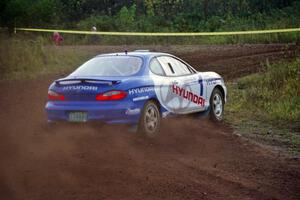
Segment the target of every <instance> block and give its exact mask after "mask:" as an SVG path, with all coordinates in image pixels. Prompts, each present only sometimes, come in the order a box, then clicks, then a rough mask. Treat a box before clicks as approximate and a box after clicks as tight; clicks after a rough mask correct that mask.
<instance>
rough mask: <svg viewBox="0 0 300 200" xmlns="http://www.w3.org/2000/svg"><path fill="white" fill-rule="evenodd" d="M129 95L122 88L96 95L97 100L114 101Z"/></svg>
mask: <svg viewBox="0 0 300 200" xmlns="http://www.w3.org/2000/svg"><path fill="white" fill-rule="evenodd" d="M126 96H127V93H126V92H124V91H120V90H112V91H109V92H105V93H103V94H98V95H97V96H96V100H97V101H113V100H121V99H124V98H125V97H126Z"/></svg>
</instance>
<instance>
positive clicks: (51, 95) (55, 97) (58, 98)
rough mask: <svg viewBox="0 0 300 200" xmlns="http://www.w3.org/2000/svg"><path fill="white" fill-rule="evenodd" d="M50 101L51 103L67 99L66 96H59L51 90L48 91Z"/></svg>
mask: <svg viewBox="0 0 300 200" xmlns="http://www.w3.org/2000/svg"><path fill="white" fill-rule="evenodd" d="M48 100H50V101H64V100H65V97H64V95H61V94H58V93H56V92H53V91H51V90H49V91H48Z"/></svg>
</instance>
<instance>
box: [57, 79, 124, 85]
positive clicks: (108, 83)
mask: <svg viewBox="0 0 300 200" xmlns="http://www.w3.org/2000/svg"><path fill="white" fill-rule="evenodd" d="M72 81H74V82H81V83H86V82H88V83H100V84H107V85H114V84H118V83H120V82H121V81H117V80H103V79H97V78H63V79H58V80H56V81H55V83H56V84H61V83H64V82H72Z"/></svg>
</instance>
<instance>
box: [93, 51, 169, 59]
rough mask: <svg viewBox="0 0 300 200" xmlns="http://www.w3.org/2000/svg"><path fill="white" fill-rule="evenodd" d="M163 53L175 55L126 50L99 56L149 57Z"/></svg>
mask: <svg viewBox="0 0 300 200" xmlns="http://www.w3.org/2000/svg"><path fill="white" fill-rule="evenodd" d="M162 55H165V56H173V55H171V54H168V53H163V52H152V51H129V52H125V51H124V52H116V53H106V54H100V55H98V56H139V57H144V58H149V57H153V56H162ZM98 56H97V57H98Z"/></svg>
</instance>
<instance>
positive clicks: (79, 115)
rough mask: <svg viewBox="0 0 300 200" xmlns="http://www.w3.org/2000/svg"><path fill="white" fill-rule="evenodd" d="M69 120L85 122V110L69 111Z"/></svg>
mask: <svg viewBox="0 0 300 200" xmlns="http://www.w3.org/2000/svg"><path fill="white" fill-rule="evenodd" d="M69 121H70V122H86V121H87V113H86V112H70V113H69Z"/></svg>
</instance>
